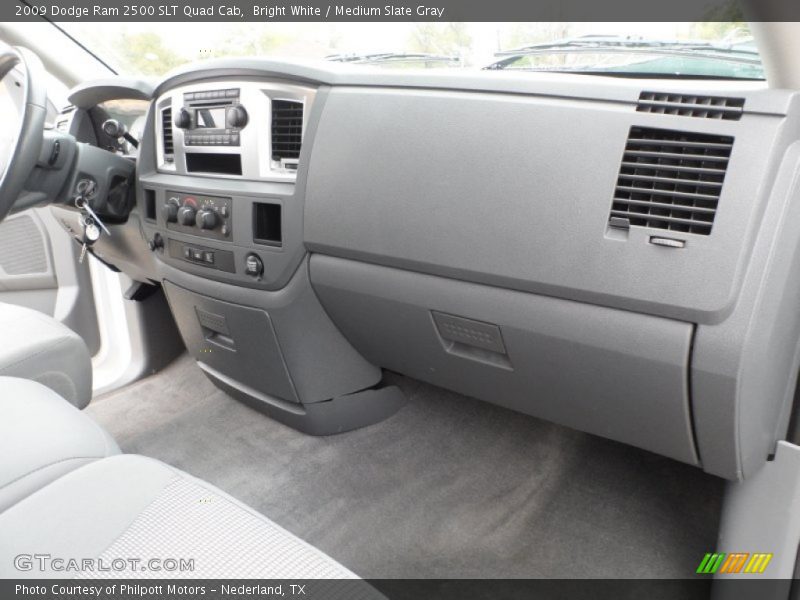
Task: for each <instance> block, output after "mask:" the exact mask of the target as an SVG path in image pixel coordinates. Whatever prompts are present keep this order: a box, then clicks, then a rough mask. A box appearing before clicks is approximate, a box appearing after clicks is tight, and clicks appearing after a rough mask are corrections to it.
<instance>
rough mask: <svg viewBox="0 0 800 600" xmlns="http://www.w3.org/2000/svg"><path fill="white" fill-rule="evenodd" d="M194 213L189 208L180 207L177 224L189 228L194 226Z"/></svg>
mask: <svg viewBox="0 0 800 600" xmlns="http://www.w3.org/2000/svg"><path fill="white" fill-rule="evenodd" d="M195 214H196V211H195V210H194V208H193V207H191V206H181V207H180V208H179V209H178V222H179V223H180V224H181V225H186V226H187V227H191V226H192V225H194V220H195Z"/></svg>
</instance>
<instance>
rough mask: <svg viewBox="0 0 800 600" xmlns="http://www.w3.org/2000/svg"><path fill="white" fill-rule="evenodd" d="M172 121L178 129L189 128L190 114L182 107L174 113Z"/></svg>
mask: <svg viewBox="0 0 800 600" xmlns="http://www.w3.org/2000/svg"><path fill="white" fill-rule="evenodd" d="M173 123H174V124H175V127H177V128H178V129H189V127H190V126H191V124H192V115H191V113H190V112H189V111H188V110H186V109H185V108H182V109H180V110H179V111H178V112H177V113H175V119H174V120H173Z"/></svg>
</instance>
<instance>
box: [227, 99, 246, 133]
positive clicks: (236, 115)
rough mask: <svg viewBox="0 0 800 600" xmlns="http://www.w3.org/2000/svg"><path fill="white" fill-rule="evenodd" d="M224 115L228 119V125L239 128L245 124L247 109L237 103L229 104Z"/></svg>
mask: <svg viewBox="0 0 800 600" xmlns="http://www.w3.org/2000/svg"><path fill="white" fill-rule="evenodd" d="M226 117H227V121H228V127H233V128H236V129H241V128H242V127H244V126H245V125H247V111H246V110H245V109H244V106H242V105H241V104H237V105H236V106H231V107H230V108H229V109H228V113H227V115H226Z"/></svg>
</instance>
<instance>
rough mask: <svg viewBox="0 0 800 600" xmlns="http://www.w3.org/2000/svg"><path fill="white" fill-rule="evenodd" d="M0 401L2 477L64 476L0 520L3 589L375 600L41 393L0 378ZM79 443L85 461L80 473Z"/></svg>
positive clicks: (330, 567)
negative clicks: (215, 591) (252, 581)
mask: <svg viewBox="0 0 800 600" xmlns="http://www.w3.org/2000/svg"><path fill="white" fill-rule="evenodd" d="M0 398H2V401H0V424H1V425H0V449H1V450H2V453H3V471H1V472H0V473H2V474H3V475H4V476H5V477H7V478H11V479H14V480H15V481H16V480H18V479H19V477H18V474H21V477H22V478H23V479H24V478H25V477H26V476H28V475H30V474H31V473H33V472H35V470H34V467H35V465H36V464H37V463H47V465H62V466H64V471H65V472H62V473H61V474H60V476H57V475H58V472H57V471H51V472H50V478H49V483H47V484H45V485H41V480H39V481H38V483H39V485H38V486H36V487H37V489H36V490H35V491H32V487H33V486H28V491H29V492H31V493H29V495H27V496H25V497H24V498H22V499H19V498H16V501H15V502H14V503H13V504H10V505H9V504H8V503H7V505H6V507H5V509H4V510H2V509H0V510H2V512H0V578H65V579H68V578H92V579H94V578H105V577H114V578H119V577H125V578H153V577H168V578H193V579H198V578H226V579H228V578H264V579H290V580H295V581H297V580H305V579H347V580H353V581H352V582H350V583H348V584H347V585H346V586H343V585H338V584H337V585H335V586H332V587H326V588H325V589H324V594H323V595H324V597H326V598H330V599H335V598H342V599H343V600H344V599H345V598H348V599H358V598H381V597H382V596H380V595H379V594H378V593H377V592H376V591H375V590H374V589H373V588H371V587H370V586H369V585H367V584H366V583H364V582H362V581H360V580H358V578H357V576H356V575H355V574H354V573H352V572H351V571H349V570H348V569H346V568H345V567H343V566H342V565H340V564H339V563H337V562H336V561H335V560H333V559H332V558H330V557H328V556H327V555H325V554H324V553H323V552H321V551H320V550H318V549H316V548H314V547H313V546H311V545H309V544H307V543H306V542H304V541H302V540H300V539H299V538H297V537H295V536H294V535H292V534H291V533H289V532H288V531H286V530H285V529H283V528H282V527H280V526H278V525H277V524H275V523H273V522H272V521H270V520H269V519H268V518H266V517H265V516H263V515H261V514H259V513H258V512H256V511H255V510H253V509H251V508H249V507H247V506H245V505H244V504H242V503H241V502H239V501H238V500H236V499H234V498H232V497H231V496H229V495H228V494H226V493H225V492H223V491H221V490H219V489H217V488H216V487H214V486H213V485H211V484H209V483H207V482H205V481H202V480H200V479H196V478H194V477H192V476H191V475H188V474H186V473H184V472H182V471H180V470H179V469H176V468H174V467H171V466H169V465H167V464H164V463H162V462H159V461H157V460H154V459H151V458H146V457H144V456H137V455H133V454H127V455H126V454H113V453H114V452H116V450H117V447H116V444H114V443H113V441H111V440H110V438H109V437H108V435H107V434H105V433H104V432H103V431H102V430H101V428H100V427H99V426H98V425H97V424H95V423H94V422H93V421H92V419H91V417H89V415H87V414H85V413H83V412H81V411H79V410H77V409H75V408H74V407H72V406H70V405H69V404H67V403H66V402H65V401H64V400H63V399H61V398H59V397H58V396H56V395H55V394H54V393H53V392H51V391H50V390H47V389H46V388H44V387H43V386H41V385H39V384H36V383H34V382H30V381H25V380H17V379H12V378H0ZM6 435H10V437H5V436H6ZM84 437H85V438H87V441H86V444H87V445H86V452H85V453H84V454H87V455H92V456H85V457H82V458H83V459H84V462H83V463H81V464H79V460H80V459H81V457H77V456H75V455H76V454H82V452H80V451H79V450H78V448H80V444H79V443H78V442H77V438H84ZM102 454H105V455H106V456H105V457H102V458H97V456H98V455H102ZM109 454H110V455H109ZM59 456H61V460H59V458H58V457H59ZM7 463H8V464H7ZM76 465H77V466H76ZM67 467H73V468H67ZM46 468H48V467H43V469H42V471H44V470H45V469H46ZM7 470H8V472H6V471H7ZM53 475H56V477H53ZM15 477H16V479H15ZM0 485H1V483H0ZM43 555H44V556H47V557H48V558H47V560H46V561H45V562H41V560H42V559H41V558H36V556H38V557H41V556H43ZM73 561H74V562H73ZM134 561H135V562H134ZM153 561H156V562H153ZM167 561H175V562H174V563H173V562H169V563H168V562H167ZM189 561H191V562H189ZM104 565H105V567H106V568H109V567H110V568H109V570H103V566H104ZM114 565H116V567H114ZM120 565H121V567H120ZM154 565H155V566H154ZM117 567H119V568H117Z"/></svg>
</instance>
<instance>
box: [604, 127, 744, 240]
mask: <svg viewBox="0 0 800 600" xmlns="http://www.w3.org/2000/svg"><path fill="white" fill-rule="evenodd" d="M732 149H733V138H732V137H728V136H721V135H708V134H704V133H690V132H682V131H670V130H667V129H649V128H644V127H632V128H631V130H630V133H629V134H628V142H627V144H626V146H625V154H624V155H623V157H622V165H621V167H620V171H619V177H618V178H617V187H616V189H615V192H614V202H613V204H612V206H611V214H610V217H609V225H610V226H612V227H629V226H631V225H633V226H640V227H654V228H656V229H669V230H671V231H682V232H686V233H697V234H700V235H708V234H710V233H711V226H712V224H713V223H714V216H715V214H716V212H717V203H718V202H719V197H720V193H721V192H722V184H723V182H724V180H725V172H726V170H727V168H728V161H729V159H730V156H731V150H732Z"/></svg>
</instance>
